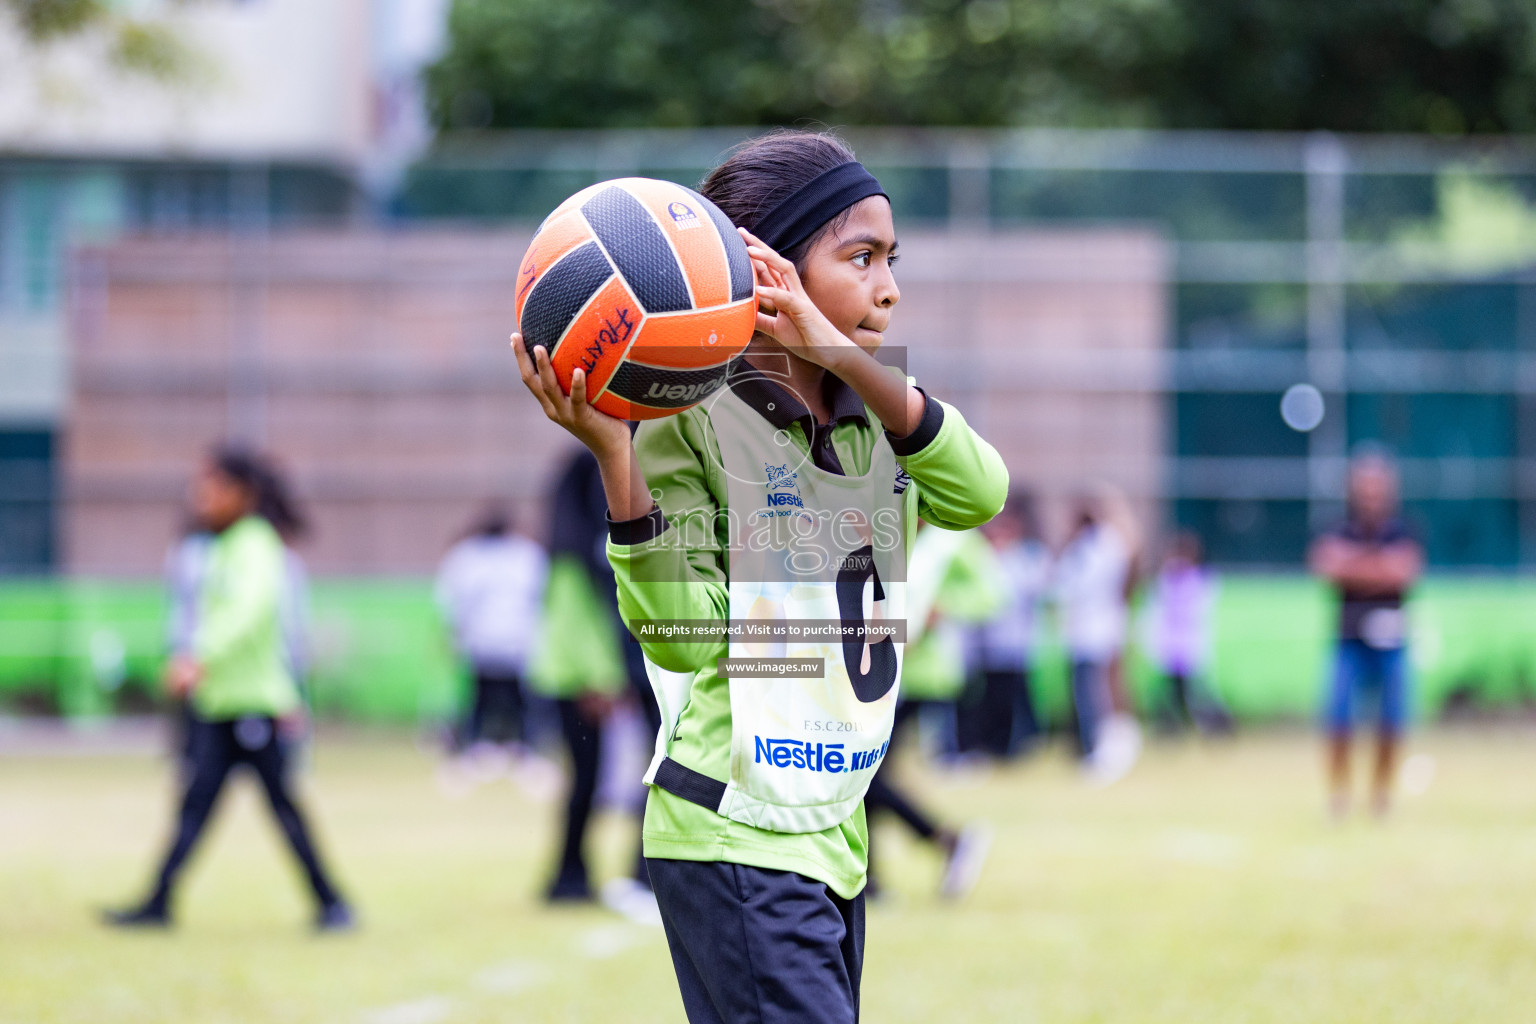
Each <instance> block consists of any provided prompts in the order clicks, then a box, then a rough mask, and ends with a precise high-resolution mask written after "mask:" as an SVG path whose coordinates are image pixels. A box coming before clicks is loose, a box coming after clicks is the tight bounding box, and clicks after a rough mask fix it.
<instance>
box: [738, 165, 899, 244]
mask: <svg viewBox="0 0 1536 1024" xmlns="http://www.w3.org/2000/svg"><path fill="white" fill-rule="evenodd" d="M884 195H885V189H883V188H881V187H880V182H878V181H876V180H875V176H874V175H873V174H870V173H869V171H867V170H865V169H864V165H863V164H861V163H859V162H858V161H857V160H850V161H848V162H847V163H845V164H838V165H837V166H836V167H833V168H831V169H830V170H826V171H822V172H821V173H820V174H818V175H817V176H816V177H814V178H812V179H811V180H810V181H808V182H806V183H805V185H804V187H802V188H800V189H799V190H797V191H795V192H791V193H790V194H789V195H788V196H786V197H785V198H784V201H783V202H781V203H779V205H777V206H775V207H774V208H773V209H771V210H769V211H768V212H767V213H765V214H763V215H762V216H761V217H759V218H758V221H757V224H756V225H755V226H754V227H753V228H752V233H753V234H754V235H756V236H757V237H758V238H761V239H762V240H763V244H765V245H766V246H768V248H770V249H773V250H774V251H775V252H783V251H784V250H786V249H793V248H794V247H795V246H797V245H799V244H800V243H801V242H803V241H805V240H806V239H807V238H810V237H811V235H812V234H814V233H815V232H816V229H817V228H819V227H821V226H822V225H823V224H825V223H826V222H827V221H829V220H831V219H832V218H833V217H836V216H837V215H838V214H840V213H842V212H843V211H844V210H846V209H848V207H850V206H852V205H853V204H854V203H857V202H858V201H859V200H861V199H868V198H869V197H870V196H884ZM886 198H887V199H889V198H890V196H886Z"/></svg>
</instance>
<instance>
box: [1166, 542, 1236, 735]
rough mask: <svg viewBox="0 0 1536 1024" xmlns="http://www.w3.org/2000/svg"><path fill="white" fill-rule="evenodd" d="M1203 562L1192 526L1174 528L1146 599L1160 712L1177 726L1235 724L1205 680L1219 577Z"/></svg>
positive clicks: (1213, 728)
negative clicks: (1158, 680)
mask: <svg viewBox="0 0 1536 1024" xmlns="http://www.w3.org/2000/svg"><path fill="white" fill-rule="evenodd" d="M1204 563H1205V548H1204V545H1202V544H1201V543H1200V538H1199V537H1197V536H1196V535H1195V534H1193V533H1190V532H1188V531H1187V530H1185V531H1180V532H1178V533H1176V534H1174V535H1173V539H1172V541H1171V542H1170V543H1169V545H1168V553H1167V555H1166V557H1164V559H1163V564H1162V567H1161V568H1160V569H1159V570H1158V573H1157V578H1156V579H1155V580H1154V581H1153V584H1152V595H1151V599H1150V600H1149V601H1148V603H1147V612H1146V620H1145V621H1146V623H1147V641H1148V642H1147V648H1148V651H1149V653H1150V654H1151V655H1152V660H1153V662H1154V663H1155V665H1156V668H1157V671H1158V675H1159V676H1160V677H1161V681H1162V683H1163V693H1162V694H1161V695H1160V700H1159V701H1158V715H1159V718H1160V720H1161V721H1162V723H1163V725H1164V726H1165V727H1166V728H1169V729H1170V730H1175V731H1176V730H1179V729H1182V728H1184V727H1185V726H1186V725H1194V726H1195V727H1196V728H1197V729H1199V730H1200V731H1201V732H1224V731H1226V730H1228V729H1230V728H1231V724H1232V720H1231V716H1229V715H1228V714H1227V712H1226V709H1225V708H1224V707H1223V706H1222V704H1221V701H1220V699H1219V698H1218V697H1217V696H1216V694H1215V692H1214V691H1213V690H1211V689H1210V687H1209V686H1208V685H1207V684H1206V680H1205V674H1206V670H1207V665H1208V664H1209V662H1210V656H1211V640H1212V636H1213V633H1214V630H1213V618H1214V615H1215V606H1216V592H1217V583H1216V580H1215V579H1214V578H1213V577H1212V576H1211V574H1210V572H1209V571H1208V570H1207V569H1206V567H1205V564H1204Z"/></svg>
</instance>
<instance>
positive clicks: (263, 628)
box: [192, 516, 300, 721]
mask: <svg viewBox="0 0 1536 1024" xmlns="http://www.w3.org/2000/svg"><path fill="white" fill-rule="evenodd" d="M283 573H284V556H283V541H282V538H280V537H278V535H277V531H276V530H274V529H272V527H271V525H270V524H269V523H268V522H267V521H266V520H265V519H261V518H259V517H257V516H246V517H245V518H244V519H241V520H240V521H239V522H237V523H235V524H234V525H233V526H231V527H230V528H229V529H227V530H225V531H224V532H223V533H221V534H219V535H218V536H217V537H216V538H215V539H214V541H213V547H212V549H211V551H210V552H209V557H208V569H207V575H206V577H205V578H204V581H203V590H202V596H201V600H200V601H199V603H198V624H197V629H196V631H195V633H194V634H193V638H192V652H193V654H194V655H195V656H196V657H197V659H198V661H200V662H201V663H202V666H203V678H202V681H201V682H199V683H198V685H197V688H196V689H195V690H193V691H192V706H193V708H194V709H195V710H196V711H197V713H198V715H200V716H201V717H202V718H205V719H208V720H210V721H225V720H228V719H232V718H239V717H241V716H242V715H274V716H275V715H285V714H287V713H288V712H290V711H293V710H294V709H295V708H297V707H298V706H299V703H300V700H299V689H298V686H297V685H295V683H294V681H293V676H292V675H290V674H289V672H288V669H287V667H286V665H285V661H284V658H283V637H282V625H281V623H280V621H279V616H278V604H279V601H280V600H281V593H282V588H283Z"/></svg>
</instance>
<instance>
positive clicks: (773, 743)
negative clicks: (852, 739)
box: [752, 736, 891, 772]
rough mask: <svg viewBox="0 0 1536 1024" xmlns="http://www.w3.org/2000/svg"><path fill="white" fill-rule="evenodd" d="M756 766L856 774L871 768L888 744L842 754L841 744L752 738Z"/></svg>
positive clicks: (886, 742) (877, 761)
mask: <svg viewBox="0 0 1536 1024" xmlns="http://www.w3.org/2000/svg"><path fill="white" fill-rule="evenodd" d="M752 744H753V749H754V756H753V758H752V760H753V761H754V762H756V763H757V764H770V765H772V766H773V767H775V768H802V769H804V770H805V771H808V772H845V771H847V772H856V771H862V770H864V769H865V768H873V767H874V766H875V765H876V764H878V763H879V761H880V759H881V758H882V757H884V756H885V751H886V748H887V747H889V746H890V745H891V743H890V741H889V740H887V741H885V742H884V743H882V744H880V746H879V747H877V748H875V749H874V750H855V751H852V752H851V753H845V752H844V745H843V744H841V743H811V742H810V741H808V740H791V739H784V740H774V739H764V738H763V737H761V736H754V737H752Z"/></svg>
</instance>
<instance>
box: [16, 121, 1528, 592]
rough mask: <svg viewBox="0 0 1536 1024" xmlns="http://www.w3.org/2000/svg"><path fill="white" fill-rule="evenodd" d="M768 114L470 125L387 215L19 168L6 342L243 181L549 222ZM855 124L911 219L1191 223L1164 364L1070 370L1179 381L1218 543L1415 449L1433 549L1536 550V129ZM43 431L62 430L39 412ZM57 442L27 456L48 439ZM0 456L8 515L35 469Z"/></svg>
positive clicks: (1296, 548)
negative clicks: (1381, 132)
mask: <svg viewBox="0 0 1536 1024" xmlns="http://www.w3.org/2000/svg"><path fill="white" fill-rule="evenodd" d="M748 134H749V133H748V132H747V131H745V130H741V131H698V132H692V131H686V132H685V131H679V132H602V133H589V132H558V133H550V132H530V133H474V134H469V135H460V136H449V137H445V138H443V139H442V140H440V142H439V144H438V145H437V147H436V148H435V149H434V150H433V152H432V153H430V154H429V155H428V156H427V157H426V158H424V159H423V160H421V161H420V162H419V163H418V164H416V165H415V166H414V167H413V168H411V169H410V170H409V171H408V172H407V174H406V175H405V177H404V178H403V180H401V181H400V183H399V184H398V187H397V188H396V189H395V190H394V191H393V195H392V198H391V199H390V200H389V201H388V202H387V204H386V206H385V208H375V209H373V210H371V211H368V210H364V209H362V208H361V204H359V203H358V201H357V199H356V196H357V195H360V194H361V193H360V192H358V191H357V190H355V189H349V186H347V185H345V184H344V183H341V184H338V180H339V179H338V178H337V177H336V176H335V174H334V171H333V170H331V169H324V168H314V169H304V168H273V167H266V166H264V165H238V164H233V163H232V164H229V165H227V166H224V167H199V168H188V167H185V166H180V165H175V164H172V163H165V164H163V165H158V164H155V163H154V162H143V163H137V164H133V165H131V166H130V165H120V164H110V165H109V164H92V163H91V162H90V161H73V162H53V163H46V162H37V161H31V162H12V163H9V164H7V163H6V162H5V161H4V160H0V307H3V308H0V335H5V333H6V331H7V330H9V328H7V327H6V325H5V323H4V322H3V321H4V318H5V316H6V315H11V316H13V317H14V316H16V315H19V314H20V313H21V312H22V311H24V312H25V313H26V315H27V316H28V317H30V318H32V320H31V321H29V322H33V321H35V320H36V318H38V317H45V318H46V317H48V316H53V317H54V318H55V319H56V320H57V321H59V322H60V323H62V320H63V313H62V302H63V298H62V294H63V290H64V289H63V288H62V286H61V284H60V282H61V281H62V280H63V276H62V275H63V270H62V267H63V266H64V264H65V260H66V257H67V252H68V249H69V245H70V244H71V242H72V241H73V239H74V237H75V235H76V234H78V233H79V232H81V231H87V232H89V233H90V234H91V237H93V238H99V237H101V236H102V235H103V234H104V233H110V232H112V231H150V232H156V231H162V230H172V231H184V230H187V229H189V228H195V229H200V230H243V229H246V228H249V227H251V226H253V225H252V224H250V223H244V224H242V223H241V222H242V221H245V222H249V221H250V220H251V217H252V212H251V210H250V209H248V207H250V205H251V204H250V203H242V202H237V201H236V199H237V198H238V196H240V195H254V196H257V197H259V198H260V202H259V203H258V205H259V206H260V207H261V209H260V211H258V214H257V217H256V219H257V220H258V221H261V222H263V223H270V224H272V225H274V226H278V227H281V226H285V225H302V224H305V223H307V222H309V220H313V219H317V218H321V217H322V216H323V217H324V218H325V219H327V220H330V221H332V222H334V220H335V218H336V217H337V216H338V215H341V216H347V217H351V218H353V219H354V220H357V219H370V218H371V219H378V220H384V221H389V222H393V223H403V224H416V223H422V222H433V223H444V222H452V221H469V222H486V221H524V222H526V221H530V220H536V219H537V218H539V217H541V216H542V215H543V214H544V213H545V212H547V211H548V210H549V209H550V208H552V207H553V206H554V205H555V204H556V203H557V202H558V201H559V200H561V199H562V198H564V197H565V196H566V195H568V194H569V193H570V192H572V191H574V190H575V189H577V188H579V187H581V186H584V185H586V184H589V183H591V182H592V181H596V180H601V179H603V178H608V177H614V176H618V175H622V174H645V175H652V176H657V177H666V178H672V179H675V180H679V181H684V182H690V183H696V182H697V181H698V179H699V178H700V177H701V176H702V175H703V173H704V172H705V171H706V170H707V169H708V168H709V167H710V166H712V165H713V164H714V163H715V162H717V161H718V159H719V158H720V156H721V155H722V154H723V153H724V152H725V151H726V150H727V149H728V148H729V147H730V146H731V145H733V144H734V143H736V142H738V141H740V140H741V139H743V138H745V137H747V136H748ZM849 138H850V141H851V142H852V143H853V144H854V146H855V147H856V148H857V149H858V151H859V153H860V156H861V157H862V158H863V159H864V160H865V162H866V163H868V164H869V165H870V166H871V167H872V168H874V169H875V171H876V173H877V174H879V175H880V176H881V178H882V180H883V181H884V182H885V183H886V185H887V187H888V189H889V191H890V193H891V195H892V197H893V204H894V207H895V212H896V215H897V218H898V223H899V224H913V225H921V226H923V227H927V228H931V227H936V226H943V225H949V226H952V227H954V228H956V229H957V230H964V231H983V232H985V231H990V230H997V231H1001V230H1006V229H1009V228H1013V227H1026V226H1037V225H1042V224H1052V223H1063V222H1070V223H1073V224H1082V223H1085V222H1100V223H1115V224H1127V223H1131V224H1142V225H1149V226H1152V227H1153V228H1155V229H1156V230H1157V231H1159V232H1160V233H1161V234H1162V235H1163V236H1164V237H1166V238H1167V239H1168V240H1169V242H1170V245H1171V249H1172V252H1173V253H1174V259H1173V260H1172V266H1171V270H1170V277H1171V280H1170V282H1169V287H1170V289H1171V291H1172V302H1171V303H1170V308H1171V309H1172V310H1173V312H1172V315H1171V320H1172V322H1171V323H1170V325H1169V332H1168V333H1169V337H1170V345H1171V349H1170V351H1169V352H1168V353H1167V358H1166V359H1164V360H1163V361H1162V362H1161V363H1160V369H1159V370H1158V372H1156V373H1153V374H1151V375H1148V374H1145V373H1119V372H1117V368H1116V366H1115V365H1114V363H1113V360H1100V361H1099V362H1098V363H1097V364H1095V365H1087V366H1083V365H1081V364H1072V365H1073V366H1077V367H1078V368H1079V372H1080V375H1081V376H1082V379H1081V380H1079V381H1077V382H1076V384H1075V386H1077V387H1081V388H1087V389H1100V390H1103V391H1106V392H1111V393H1141V394H1145V393H1147V392H1155V393H1157V394H1159V395H1166V401H1167V409H1168V416H1167V417H1166V421H1167V423H1168V424H1169V427H1168V436H1167V437H1166V439H1165V444H1164V448H1165V450H1166V451H1167V452H1168V457H1167V459H1166V464H1165V466H1164V468H1163V471H1162V472H1161V474H1160V479H1161V487H1160V493H1159V494H1158V495H1156V497H1158V498H1160V499H1162V500H1163V501H1165V502H1166V506H1165V507H1166V508H1167V509H1168V510H1169V518H1170V519H1171V520H1175V521H1178V522H1180V523H1183V524H1185V525H1188V526H1192V527H1194V528H1197V529H1198V530H1199V531H1200V532H1201V533H1202V534H1203V535H1204V536H1205V537H1206V539H1207V542H1208V545H1209V548H1210V551H1211V554H1212V556H1213V558H1214V559H1215V560H1216V561H1219V562H1223V563H1227V564H1241V565H1288V566H1294V565H1295V564H1296V560H1297V559H1298V558H1299V556H1300V553H1301V551H1302V548H1303V547H1304V545H1305V541H1306V538H1307V537H1308V535H1309V533H1310V532H1311V531H1313V530H1315V529H1317V528H1319V527H1320V526H1321V525H1323V524H1324V523H1326V522H1328V521H1329V520H1330V519H1331V518H1332V517H1334V516H1336V515H1337V514H1338V512H1339V508H1340V501H1341V497H1342V489H1343V478H1344V465H1345V459H1346V457H1347V455H1348V453H1349V452H1350V450H1351V448H1352V447H1353V446H1354V445H1356V444H1358V443H1360V442H1362V441H1379V442H1382V443H1384V444H1385V445H1386V446H1388V447H1389V448H1391V449H1392V450H1393V451H1395V453H1396V454H1397V455H1398V457H1399V458H1400V460H1401V465H1402V469H1403V475H1404V494H1405V498H1406V499H1407V501H1408V504H1409V508H1410V511H1411V513H1412V515H1413V516H1414V517H1415V518H1416V519H1417V520H1418V522H1419V524H1420V526H1421V528H1422V529H1423V531H1424V533H1425V537H1426V540H1427V542H1428V547H1429V551H1430V554H1431V558H1432V560H1433V561H1434V562H1436V563H1437V564H1439V565H1442V566H1458V567H1460V566H1476V567H1516V566H1524V565H1527V564H1530V563H1532V562H1533V561H1536V415H1533V406H1532V396H1533V394H1536V324H1533V316H1532V311H1533V310H1536V305H1533V302H1532V299H1533V292H1532V284H1533V281H1536V141H1533V140H1530V139H1509V138H1503V139H1488V140H1484V141H1477V142H1473V141H1468V140H1438V139H1428V138H1404V137H1340V136H1331V135H1310V136H1301V135H1241V134H1236V135H1235V134H1210V133H1138V132H1072V131H1044V130H1030V131H1019V132H990V131H986V132H983V131H934V130H925V131H881V132H850V133H849ZM258 179H260V182H258ZM314 182H319V183H320V184H318V185H316V184H314ZM253 183H254V184H253ZM322 186H323V187H322ZM349 191H350V194H349ZM322 193H323V195H321V194H322ZM49 196H52V197H54V198H52V199H49V198H48V197H49ZM313 196H320V198H319V199H316V198H313ZM76 207H78V208H79V209H76ZM109 207H110V209H108V208H109ZM93 211H94V212H93ZM306 211H308V212H306ZM310 213H312V214H313V216H312V217H311V216H309V214H310ZM254 226H256V227H257V228H258V229H261V228H260V224H257V225H254ZM6 310H9V311H10V313H9V314H7V313H6ZM29 329H30V328H29ZM12 333H15V332H12ZM34 333H35V332H34ZM56 333H57V336H58V338H59V339H60V343H61V344H62V339H63V337H64V332H63V331H62V330H59V331H57V332H56ZM44 334H46V332H44ZM39 336H41V335H39ZM3 340H4V338H3V337H0V341H3ZM3 413H4V410H3V409H0V419H4V416H3ZM1319 413H1320V415H1319ZM58 414H59V416H60V417H62V415H63V410H62V409H60V410H59V413H58ZM22 426H23V427H24V428H25V429H26V430H28V431H34V430H36V429H38V428H39V424H38V423H37V422H36V417H33V419H32V420H30V421H28V422H27V423H25V424H22ZM60 426H61V422H55V423H52V424H42V427H43V429H45V431H46V430H55V431H56V430H57V429H59V428H60ZM20 443H21V442H20V441H18V444H20ZM31 445H32V441H30V440H28V441H26V444H24V445H22V447H23V448H25V449H26V451H25V452H23V451H21V449H18V450H17V452H16V453H15V457H16V458H18V459H20V458H21V457H22V456H23V455H26V457H27V458H29V459H31V458H33V457H34V455H35V453H33V452H32V447H30V446H31ZM39 450H41V449H39ZM18 465H19V464H18ZM0 468H3V467H0ZM0 475H3V476H5V477H6V481H5V482H0V513H3V512H4V510H5V506H6V502H7V501H8V500H9V499H8V494H9V491H8V486H9V481H10V480H11V478H12V477H14V474H9V473H5V474H0ZM15 479H16V480H18V481H19V479H20V477H15ZM29 486H30V485H29ZM17 488H20V484H19V483H18V484H17ZM27 495H28V496H27V497H26V498H25V500H26V501H28V502H31V503H32V504H31V505H29V506H28V507H29V508H34V510H35V506H36V496H35V495H32V494H31V491H28V492H27ZM17 500H18V501H20V500H22V499H21V495H20V491H19V490H18V491H17ZM13 504H14V503H13ZM17 507H20V506H19V505H18V506H17ZM3 518H4V517H3V515H0V519H3ZM0 532H3V531H0Z"/></svg>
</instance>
